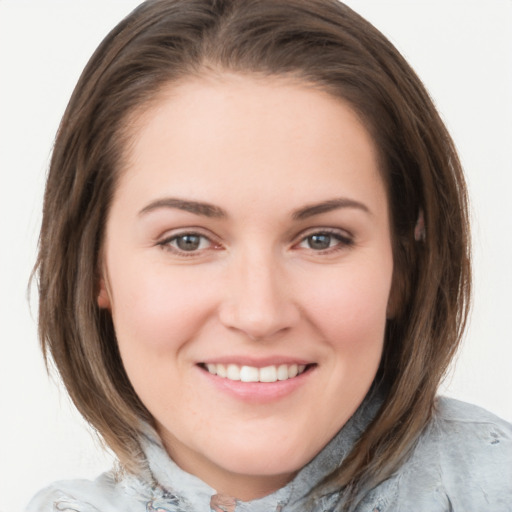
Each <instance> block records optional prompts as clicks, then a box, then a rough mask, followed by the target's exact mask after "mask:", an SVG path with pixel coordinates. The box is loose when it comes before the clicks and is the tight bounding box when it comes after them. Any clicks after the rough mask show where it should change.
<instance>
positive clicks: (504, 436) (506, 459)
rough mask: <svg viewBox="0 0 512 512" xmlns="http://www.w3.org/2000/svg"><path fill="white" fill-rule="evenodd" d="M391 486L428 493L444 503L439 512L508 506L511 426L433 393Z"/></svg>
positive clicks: (510, 496)
mask: <svg viewBox="0 0 512 512" xmlns="http://www.w3.org/2000/svg"><path fill="white" fill-rule="evenodd" d="M397 487H398V489H399V490H400V489H401V492H399V493H398V494H400V495H403V496H409V497H410V496H420V495H424V496H425V499H427V495H429V498H428V499H434V500H435V502H436V503H439V504H443V505H444V506H445V507H446V508H440V510H467V511H475V512H476V511H480V510H492V511H495V512H501V511H510V510H512V425H511V424H510V423H508V422H506V421H504V420H502V419H501V418H499V417H497V416H495V415H494V414H492V413H490V412H488V411H486V410H485V409H482V408H480V407H477V406H475V405H471V404H467V403H464V402H460V401H458V400H453V399H449V398H444V397H439V398H438V399H437V402H436V406H435V412H434V415H433V417H432V420H431V421H430V423H429V425H428V426H427V428H426V429H425V431H424V432H423V434H422V435H421V436H420V438H419V439H418V442H417V444H416V446H415V448H414V450H413V452H412V454H411V456H410V457H409V459H408V461H407V462H406V463H405V464H404V465H403V467H402V468H401V470H400V471H399V478H398V480H397ZM432 510H437V509H435V508H433V509H432Z"/></svg>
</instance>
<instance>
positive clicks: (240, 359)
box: [199, 355, 313, 368]
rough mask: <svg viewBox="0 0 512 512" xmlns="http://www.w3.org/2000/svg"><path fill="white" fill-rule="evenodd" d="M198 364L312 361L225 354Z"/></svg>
mask: <svg viewBox="0 0 512 512" xmlns="http://www.w3.org/2000/svg"><path fill="white" fill-rule="evenodd" d="M199 364H224V365H227V364H236V365H238V366H252V367H254V368H265V367H266V366H279V365H282V364H287V365H292V364H296V365H302V364H303V365H309V364H313V361H311V360H307V359H301V358H297V357H289V356H269V357H263V358H261V357H259V358H255V357H249V356H234V355H230V356H226V357H211V358H208V359H205V360H203V361H200V363H199Z"/></svg>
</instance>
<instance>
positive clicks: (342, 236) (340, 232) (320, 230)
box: [293, 226, 355, 254]
mask: <svg viewBox="0 0 512 512" xmlns="http://www.w3.org/2000/svg"><path fill="white" fill-rule="evenodd" d="M320 234H325V235H331V236H333V237H334V238H336V239H337V240H338V241H339V243H338V244H336V245H335V246H334V247H329V248H327V249H323V250H315V249H309V250H310V251H312V252H314V253H317V254H325V253H329V252H336V251H339V250H343V249H346V248H347V247H350V246H352V245H354V243H355V240H354V235H353V234H352V233H350V232H349V231H347V230H346V229H341V228H331V227H321V226H317V227H313V228H309V229H307V230H305V231H302V232H301V233H300V235H299V236H298V237H296V240H297V241H296V242H294V243H293V247H294V248H297V247H298V246H299V245H300V244H301V243H303V242H304V241H305V240H306V239H307V238H309V237H310V236H313V235H320ZM305 250H308V249H305Z"/></svg>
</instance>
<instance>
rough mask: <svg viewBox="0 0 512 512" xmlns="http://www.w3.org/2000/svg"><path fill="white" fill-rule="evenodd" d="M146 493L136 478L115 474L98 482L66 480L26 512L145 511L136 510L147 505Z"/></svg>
mask: <svg viewBox="0 0 512 512" xmlns="http://www.w3.org/2000/svg"><path fill="white" fill-rule="evenodd" d="M145 494H146V490H145V489H144V487H143V486H141V484H140V482H138V481H136V480H135V479H134V478H127V479H126V478H123V479H119V478H117V477H116V475H115V474H114V472H113V471H111V472H107V473H104V474H102V475H101V476H100V477H98V478H97V479H96V480H64V481H60V482H56V483H54V484H52V485H50V486H48V487H46V488H45V489H43V490H41V491H39V492H38V493H37V494H36V495H35V496H34V497H33V498H32V500H31V501H30V503H29V504H28V506H27V508H26V509H25V512H57V511H58V512H118V511H119V510H121V509H122V510H124V511H127V512H129V511H132V510H145V507H142V508H141V507H139V508H135V507H134V505H135V504H136V503H137V502H138V501H139V500H138V499H137V498H140V501H143V502H146V501H147V499H144V498H145V496H144V495H145Z"/></svg>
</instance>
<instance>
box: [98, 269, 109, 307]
mask: <svg viewBox="0 0 512 512" xmlns="http://www.w3.org/2000/svg"><path fill="white" fill-rule="evenodd" d="M97 302H98V307H99V308H100V309H109V310H110V309H111V303H110V294H109V293H108V288H107V284H106V282H105V279H104V278H103V277H100V279H99V290H98V296H97Z"/></svg>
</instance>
